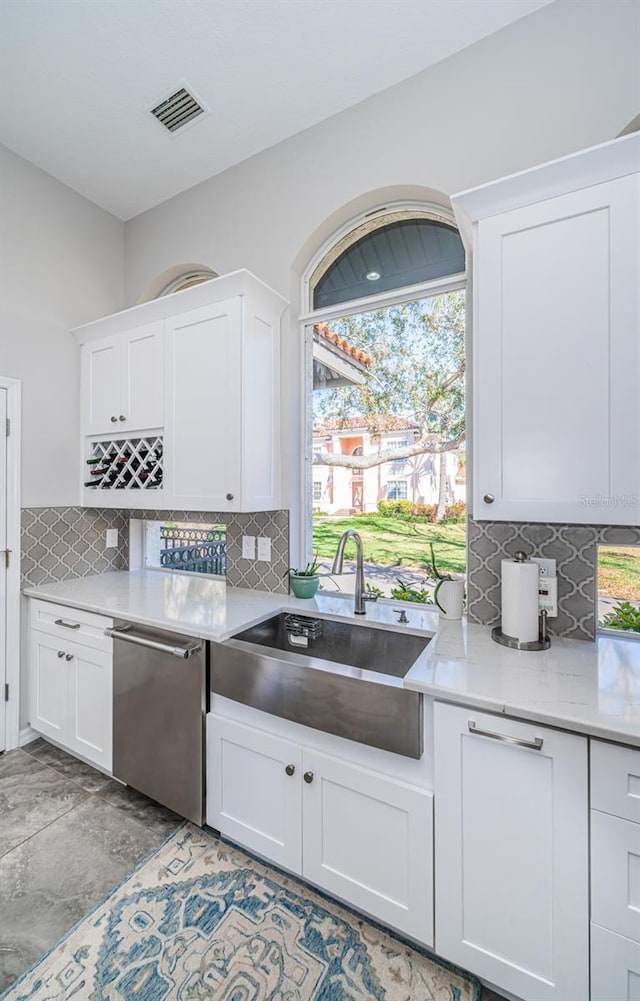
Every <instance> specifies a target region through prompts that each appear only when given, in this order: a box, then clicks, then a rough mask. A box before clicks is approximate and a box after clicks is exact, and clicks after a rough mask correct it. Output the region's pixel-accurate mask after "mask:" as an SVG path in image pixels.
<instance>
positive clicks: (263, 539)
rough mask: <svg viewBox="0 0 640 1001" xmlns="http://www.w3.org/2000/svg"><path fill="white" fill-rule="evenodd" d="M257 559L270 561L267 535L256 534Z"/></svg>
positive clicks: (269, 541)
mask: <svg viewBox="0 0 640 1001" xmlns="http://www.w3.org/2000/svg"><path fill="white" fill-rule="evenodd" d="M258 559H259V560H264V561H265V563H271V539H270V538H269V537H268V536H267V535H259V536H258Z"/></svg>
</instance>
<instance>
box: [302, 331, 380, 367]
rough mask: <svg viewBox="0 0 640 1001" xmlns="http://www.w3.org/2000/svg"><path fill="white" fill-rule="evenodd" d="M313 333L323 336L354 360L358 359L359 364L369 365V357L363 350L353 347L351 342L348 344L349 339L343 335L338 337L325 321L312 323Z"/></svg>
mask: <svg viewBox="0 0 640 1001" xmlns="http://www.w3.org/2000/svg"><path fill="white" fill-rule="evenodd" d="M313 332H314V334H318V335H319V336H320V337H324V338H325V339H326V340H327V341H329V342H330V343H331V344H333V345H334V347H336V348H338V349H339V350H340V351H344V353H345V354H346V355H349V357H350V358H353V359H354V360H355V361H359V362H360V364H361V365H370V364H371V358H370V356H369V355H368V354H366V353H365V352H364V351H360V350H359V349H358V348H356V347H354V346H353V344H349V341H348V340H347V339H346V338H345V337H340V335H339V334H336V333H335V332H334V331H333V330H329V325H328V324H327V323H314V325H313Z"/></svg>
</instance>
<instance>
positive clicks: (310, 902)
mask: <svg viewBox="0 0 640 1001" xmlns="http://www.w3.org/2000/svg"><path fill="white" fill-rule="evenodd" d="M479 997H480V986H479V983H478V982H477V981H476V980H475V979H474V978H473V977H470V976H468V975H467V974H464V973H461V972H460V971H457V970H454V969H451V968H449V967H448V966H447V965H446V964H444V963H439V962H434V961H433V960H431V959H430V958H428V957H427V956H426V955H424V954H423V953H421V952H420V951H418V950H416V949H413V948H411V947H410V946H408V945H407V944H405V943H403V942H401V941H399V940H398V939H395V938H394V937H392V936H391V935H389V934H387V933H385V932H384V931H382V930H381V929H379V928H377V927H376V926H375V925H373V924H370V923H369V922H368V921H366V920H365V919H363V918H360V917H358V916H357V915H354V914H353V913H351V912H350V911H349V910H347V909H345V908H343V907H341V906H339V905H338V904H335V903H333V902H332V901H330V900H327V899H326V898H325V897H324V896H321V895H320V894H318V893H315V892H314V891H313V890H311V889H310V888H309V887H306V886H304V885H302V884H301V883H299V882H298V881H297V880H295V879H293V878H289V877H287V876H285V875H283V874H282V873H281V872H277V871H276V870H274V869H271V868H269V867H268V866H266V865H264V864H262V863H261V862H258V861H257V860H256V859H254V858H251V857H249V856H248V855H246V854H245V853H244V852H241V851H240V850H238V849H236V848H234V847H233V846H231V845H229V844H228V843H227V842H224V841H220V840H219V839H218V838H215V837H213V836H212V835H210V834H208V833H207V832H206V831H201V830H199V829H198V828H197V827H193V826H191V825H186V826H185V827H183V828H181V829H180V830H179V831H177V832H176V834H174V835H173V837H172V838H170V839H169V841H167V842H166V843H165V844H164V845H163V846H162V847H161V848H159V849H158V850H157V852H155V853H154V854H153V855H152V856H151V857H150V858H148V859H147V860H146V861H145V862H143V863H142V865H141V866H140V867H139V868H138V869H137V870H136V871H135V872H134V873H133V874H132V875H131V876H129V878H128V879H127V880H125V882H124V883H122V884H121V885H120V886H119V887H118V888H117V889H116V890H115V891H114V892H113V893H112V894H111V896H110V897H108V898H107V900H105V901H104V902H103V903H102V904H100V905H99V906H98V907H97V908H96V910H95V911H93V913H91V914H90V915H88V916H87V917H86V918H85V919H84V920H83V921H82V922H81V923H80V924H79V925H78V926H77V927H76V928H75V929H74V930H73V931H72V932H70V933H69V935H68V936H67V937H66V938H65V939H64V940H63V941H62V942H61V943H60V944H59V945H57V946H56V947H55V948H54V949H52V950H51V952H50V953H48V955H47V956H45V957H44V958H43V959H42V960H40V962H39V963H38V964H37V965H36V966H35V967H33V968H32V969H31V970H30V971H28V972H27V973H26V974H25V975H24V976H23V977H22V978H21V979H20V980H19V981H18V982H17V983H16V984H15V985H14V986H13V987H12V988H10V989H9V991H8V992H7V993H6V995H5V1001H71V999H74V1001H209V999H215V1001H383V999H384V1001H479Z"/></svg>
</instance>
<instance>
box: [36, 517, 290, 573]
mask: <svg viewBox="0 0 640 1001" xmlns="http://www.w3.org/2000/svg"><path fill="white" fill-rule="evenodd" d="M132 518H136V519H145V520H167V521H193V522H203V523H206V522H212V523H221V524H223V525H226V527H227V581H228V582H229V584H231V585H232V586H234V587H256V588H260V589H262V590H265V591H274V592H281V593H286V592H287V589H288V588H287V582H286V580H285V577H286V571H287V567H288V566H289V513H288V511H259V512H251V513H250V514H229V513H228V512H226V513H224V514H221V513H220V512H217V511H130V510H120V509H118V510H110V509H107V508H82V507H40V508H23V510H22V563H21V572H22V581H23V584H47V583H51V582H52V581H59V580H67V579H68V578H70V577H86V576H87V575H89V574H95V573H106V572H108V571H110V570H126V569H127V568H128V566H129V520H130V519H132ZM108 528H115V529H117V530H118V546H117V547H116V548H115V549H106V550H105V548H104V533H105V531H106V529H108ZM243 535H254V536H259V535H267V536H269V538H270V539H271V556H272V558H271V562H270V563H266V562H261V561H257V562H253V561H250V560H243V559H242V536H243Z"/></svg>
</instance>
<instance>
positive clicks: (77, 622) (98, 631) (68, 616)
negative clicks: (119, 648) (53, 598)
mask: <svg viewBox="0 0 640 1001" xmlns="http://www.w3.org/2000/svg"><path fill="white" fill-rule="evenodd" d="M112 625H113V619H109V618H107V616H105V615H95V614H94V613H93V612H85V611H82V610H80V609H78V608H69V607H67V606H66V605H54V604H53V603H52V602H50V601H40V600H39V599H33V598H32V599H31V628H32V629H37V630H38V631H39V632H41V633H48V634H49V635H50V636H55V637H56V639H58V640H60V642H61V643H62V642H67V643H69V642H74V643H80V644H81V645H82V646H87V647H91V649H92V650H103V651H104V652H105V653H111V651H112V649H113V640H111V639H110V638H109V637H108V636H105V635H104V631H105V629H106V628H107V627H108V626H112Z"/></svg>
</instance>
